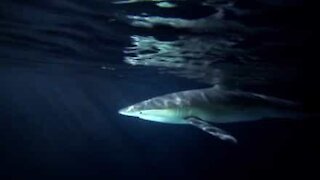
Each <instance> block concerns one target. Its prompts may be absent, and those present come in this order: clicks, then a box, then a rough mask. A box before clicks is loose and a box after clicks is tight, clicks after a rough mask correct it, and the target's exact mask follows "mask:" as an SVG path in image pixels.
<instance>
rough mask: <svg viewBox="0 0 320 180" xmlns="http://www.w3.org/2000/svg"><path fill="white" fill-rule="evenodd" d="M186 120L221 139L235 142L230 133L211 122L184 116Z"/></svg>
mask: <svg viewBox="0 0 320 180" xmlns="http://www.w3.org/2000/svg"><path fill="white" fill-rule="evenodd" d="M185 120H186V121H188V122H189V123H190V124H191V125H193V126H195V127H198V128H200V129H201V130H203V131H205V132H207V133H209V134H211V135H213V136H215V137H218V138H219V139H221V140H224V141H231V142H233V143H237V142H238V141H237V139H236V138H235V137H233V136H232V135H230V134H229V133H227V132H225V131H224V130H222V129H220V128H217V127H215V126H212V125H211V124H209V123H207V122H205V121H202V120H201V119H198V118H195V117H188V118H185Z"/></svg>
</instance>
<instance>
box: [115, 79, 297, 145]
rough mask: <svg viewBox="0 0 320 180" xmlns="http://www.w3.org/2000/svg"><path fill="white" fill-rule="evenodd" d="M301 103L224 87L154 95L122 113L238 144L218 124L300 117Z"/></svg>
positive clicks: (121, 112)
mask: <svg viewBox="0 0 320 180" xmlns="http://www.w3.org/2000/svg"><path fill="white" fill-rule="evenodd" d="M298 106H299V104H298V103H295V102H292V101H289V100H285V99H280V98H276V97H271V96H266V95H262V94H257V93H251V92H244V91H240V90H226V89H224V88H221V87H220V86H218V85H217V86H214V87H210V88H204V89H193V90H186V91H181V92H174V93H170V94H165V95H162V96H157V97H153V98H151V99H147V100H145V101H142V102H139V103H136V104H133V105H131V106H128V107H125V108H122V109H120V110H119V111H118V113H119V114H121V115H125V116H131V117H137V118H140V119H143V120H149V121H155V122H160V123H169V124H186V125H192V126H194V127H197V128H199V129H201V130H202V131H204V132H207V133H209V134H210V135H212V136H215V137H217V138H219V139H221V140H225V141H231V142H233V143H237V142H238V141H237V139H236V138H235V137H234V136H233V135H231V134H230V133H229V132H227V131H225V130H223V129H220V128H218V127H216V124H222V123H235V122H245V121H256V120H262V119H268V118H297V117H298V115H297V113H295V112H296V110H297V107H298Z"/></svg>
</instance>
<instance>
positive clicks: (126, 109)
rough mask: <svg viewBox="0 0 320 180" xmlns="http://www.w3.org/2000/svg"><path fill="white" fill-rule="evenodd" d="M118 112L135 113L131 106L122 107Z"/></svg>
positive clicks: (122, 113)
mask: <svg viewBox="0 0 320 180" xmlns="http://www.w3.org/2000/svg"><path fill="white" fill-rule="evenodd" d="M118 113H119V114H121V115H124V116H136V114H137V112H136V111H135V110H134V107H133V106H128V107H125V108H122V109H120V110H119V111H118Z"/></svg>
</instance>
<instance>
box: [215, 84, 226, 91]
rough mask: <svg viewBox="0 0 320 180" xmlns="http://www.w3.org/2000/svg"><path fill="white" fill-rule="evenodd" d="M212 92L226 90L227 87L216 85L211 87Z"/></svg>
mask: <svg viewBox="0 0 320 180" xmlns="http://www.w3.org/2000/svg"><path fill="white" fill-rule="evenodd" d="M211 89H212V90H226V87H225V86H223V85H221V84H215V85H214V86H212V87H211Z"/></svg>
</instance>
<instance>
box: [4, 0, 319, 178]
mask: <svg viewBox="0 0 320 180" xmlns="http://www.w3.org/2000/svg"><path fill="white" fill-rule="evenodd" d="M309 7H310V6H309V5H308V4H307V2H306V1H303V0H295V1H286V0H282V1H275V0H274V1H272V0H269V1H268V0H238V1H236V0H207V1H204V0H203V1H200V0H199V1H198V0H176V1H174V0H172V1H168V2H165V1H151V0H149V1H148V0H140V1H139V0H131V1H129V2H127V1H121V2H120V3H119V2H117V1H106V0H91V1H84V0H59V1H53V0H48V1H43V0H42V1H41V0H33V1H26V0H3V1H1V3H0V84H1V88H0V128H1V129H0V153H1V154H0V165H1V166H2V168H1V169H2V170H0V177H2V176H3V177H4V179H8V178H13V179H34V178H42V179H43V178H44V179H48V178H49V179H50V178H52V179H57V178H84V179H88V178H90V179H105V178H109V179H128V178H143V179H173V178H179V179H182V178H184V179H185V178H187V179H188V178H190V179H205V178H209V179H213V178H217V177H219V178H227V179H228V178H230V179H231V178H232V179H234V178H240V179H241V178H250V177H251V178H254V179H259V178H260V176H261V174H264V175H265V174H268V175H269V176H270V178H272V177H274V176H275V175H276V174H277V173H280V175H283V176H286V177H287V176H296V175H306V174H310V173H309V171H311V170H312V166H311V165H309V163H307V161H308V159H312V157H313V155H314V154H313V153H311V152H310V150H311V149H312V148H311V147H313V146H314V145H315V143H314V141H316V138H315V137H316V136H315V134H314V132H315V131H313V128H312V127H314V123H313V120H308V119H307V120H299V121H295V122H292V121H291V122H288V121H286V120H283V121H282V120H274V121H272V120H271V121H266V122H262V121H261V122H253V123H244V124H230V125H224V126H223V127H224V128H225V129H227V130H230V131H232V132H234V134H235V135H236V136H237V137H239V139H240V142H242V143H240V144H239V146H237V147H235V146H230V145H229V144H226V143H223V142H220V141H217V140H216V139H212V138H211V137H209V136H208V135H206V134H203V133H202V132H198V130H195V129H193V128H188V127H181V126H172V125H166V124H158V123H149V122H143V121H139V120H137V119H133V118H128V117H121V116H119V115H118V114H117V110H118V109H119V108H121V107H124V106H127V105H130V104H133V103H135V102H137V101H141V100H144V99H147V98H151V97H154V96H157V95H161V94H165V93H171V92H176V91H180V90H187V89H195V88H204V87H210V86H214V85H216V84H219V85H222V86H224V87H226V88H229V89H241V90H245V91H251V92H257V93H262V94H267V95H270V96H276V97H281V98H285V99H290V100H293V101H297V102H300V103H303V104H306V108H311V109H316V110H317V108H316V107H314V106H313V105H312V103H309V101H310V100H313V102H317V100H318V99H319V98H318V97H316V96H317V92H318V88H317V87H315V85H314V84H315V82H316V81H317V78H316V75H315V74H316V73H315V72H316V71H315V69H316V68H315V67H316V66H315V65H314V63H313V62H314V61H313V60H315V58H314V57H313V55H314V54H315V53H314V52H311V43H310V42H311V40H312V39H313V35H314V30H313V29H312V28H311V27H312V24H313V23H314V21H313V20H312V16H311V13H310V12H311V10H310V9H309ZM308 104H309V105H308ZM297 147H298V150H297V149H296V148H297ZM300 148H303V150H300ZM301 164H303V165H301ZM306 164H308V165H306ZM291 170H297V171H296V172H293V171H291Z"/></svg>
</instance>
